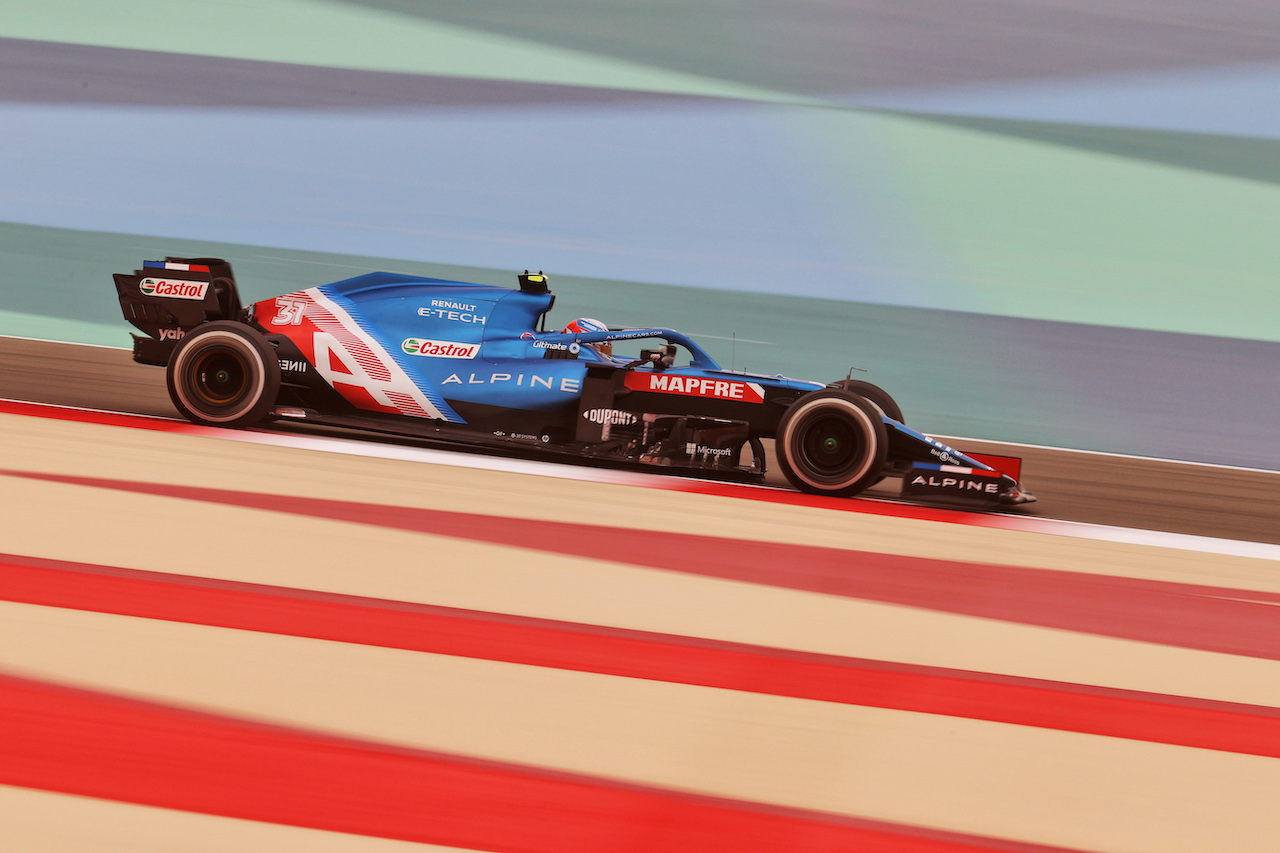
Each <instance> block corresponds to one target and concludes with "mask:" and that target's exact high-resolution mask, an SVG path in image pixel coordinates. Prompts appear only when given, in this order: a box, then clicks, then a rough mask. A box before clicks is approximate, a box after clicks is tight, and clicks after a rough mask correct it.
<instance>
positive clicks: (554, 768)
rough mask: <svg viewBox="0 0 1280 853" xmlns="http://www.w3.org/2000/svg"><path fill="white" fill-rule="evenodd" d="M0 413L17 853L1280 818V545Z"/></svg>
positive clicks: (1045, 840)
mask: <svg viewBox="0 0 1280 853" xmlns="http://www.w3.org/2000/svg"><path fill="white" fill-rule="evenodd" d="M4 343H5V346H6V347H8V349H7V350H6V351H5V364H6V365H7V369H6V371H5V373H4V376H5V382H6V383H7V385H6V386H5V387H4V388H3V389H0V392H2V393H3V394H4V395H5V396H15V395H18V392H20V391H21V390H22V388H24V387H27V388H29V387H35V386H43V387H46V388H47V389H48V390H47V392H46V394H45V395H44V396H46V399H50V400H51V401H52V402H57V403H62V404H72V403H73V404H77V405H81V406H91V407H95V408H114V409H121V408H128V409H132V410H134V411H140V412H148V413H150V414H165V413H166V412H167V407H168V404H167V402H166V401H165V400H164V397H163V390H162V388H161V384H160V382H159V379H160V372H159V371H157V370H154V369H146V368H138V367H136V366H134V365H132V364H131V362H129V361H128V354H127V353H124V352H120V351H115V350H102V349H87V348H83V347H66V346H59V345H54V344H36V343H32V342H19V341H5V342H4ZM67 377H76V378H77V381H78V382H79V383H81V384H82V386H83V387H80V388H77V387H75V386H73V385H70V384H68V383H67V382H66V378H67ZM57 395H62V396H60V397H58V396H57ZM24 396H38V395H32V394H26V395H24ZM55 398H56V399H55ZM139 427H142V428H139ZM0 438H2V439H3V446H4V447H5V448H6V451H7V453H6V454H5V457H4V460H3V464H0V513H3V517H4V519H5V526H4V528H3V531H2V534H0V824H3V825H4V826H5V828H6V840H7V841H8V842H9V843H11V844H12V845H14V846H15V847H16V848H17V849H30V850H34V851H39V852H40V853H63V851H67V853H70V851H73V850H75V851H79V850H83V849H86V848H87V847H92V848H94V849H101V850H121V851H124V850H128V851H130V852H131V853H139V851H157V853H159V851H166V853H168V851H171V850H174V849H185V850H192V851H202V853H203V851H210V853H212V851H214V850H225V849H306V850H324V851H327V850H333V851H383V850H452V849H468V850H488V851H502V853H507V851H511V853H515V851H524V853H579V851H581V853H598V851H636V853H639V851H645V853H650V851H693V850H706V849H733V850H735V851H754V850H758V851H761V853H766V851H767V853H773V851H777V850H788V851H807V850H813V851H819V850H822V851H826V850H836V849H842V850H858V851H886V853H888V851H892V853H900V851H918V853H925V852H926V851H927V852H928V853H980V851H990V853H997V852H999V853H1010V851H1018V853H1050V851H1057V852H1058V853H1060V851H1063V850H1078V851H1086V850H1087V851H1116V853H1121V851H1125V853H1184V851H1185V853H1193V851H1201V850H1211V849H1213V850H1217V849H1231V850H1233V851H1259V853H1261V851H1267V850H1271V849H1273V847H1274V839H1275V838H1276V837H1277V835H1280V813H1277V812H1276V811H1275V809H1274V803H1275V801H1276V799H1277V797H1280V687H1278V685H1280V669H1278V667H1280V631H1277V629H1276V620H1275V608H1276V605H1277V604H1280V574H1278V573H1277V571H1276V569H1277V566H1280V561H1278V560H1277V559H1276V556H1275V555H1276V554H1277V553H1280V549H1276V548H1274V547H1272V546H1258V545H1250V546H1247V548H1248V551H1249V553H1250V554H1251V556H1242V555H1241V553H1242V552H1243V551H1244V550H1246V546H1245V544H1244V543H1240V542H1227V541H1223V540H1208V539H1205V540H1194V541H1192V540H1190V539H1189V538H1188V537H1173V536H1164V537H1162V538H1161V537H1156V539H1158V540H1159V542H1161V543H1163V544H1158V545H1153V544H1142V543H1136V542H1120V541H1114V540H1105V541H1100V540H1098V539H1095V538H1090V532H1089V530H1086V529H1084V528H1087V527H1088V526H1087V525H1071V524H1061V523H1057V522H1055V523H1053V524H1049V523H1048V522H1035V523H1033V524H1027V523H1026V522H1025V520H1024V521H1020V522H1018V525H1019V526H1021V527H1030V528H1049V527H1052V528H1053V529H1054V532H1044V531H1043V530H1040V529H1007V528H1008V526H1009V525H1010V524H1012V522H1010V520H1009V519H1007V518H992V517H986V516H975V515H972V514H960V513H950V514H944V513H936V512H931V511H919V510H916V509H913V508H910V507H906V506H905V505H899V506H894V505H889V504H885V503H883V502H870V501H859V500H853V501H839V502H832V501H826V504H827V505H822V502H821V500H819V502H818V503H814V502H808V503H806V502H802V501H792V500H791V499H790V498H788V495H791V494H794V493H788V492H783V491H773V490H761V489H751V488H745V487H732V488H729V489H719V487H718V486H712V485H707V484H698V483H696V482H694V481H683V480H678V479H677V478H670V477H651V476H643V477H639V476H635V475H629V474H617V475H616V476H615V473H614V472H601V471H598V470H594V469H581V468H576V467H573V466H563V465H545V464H530V463H527V462H523V461H520V460H510V459H505V460H493V459H492V458H490V457H483V456H478V455H474V456H466V457H461V458H459V456H458V455H457V454H451V453H450V454H440V453H432V452H427V451H422V450H419V449H404V448H393V449H394V450H398V451H403V452H402V453H400V454H399V455H400V457H403V458H397V456H396V454H394V453H393V454H390V455H388V456H387V457H386V458H383V457H379V456H374V455H371V456H368V457H363V458H362V457H359V456H354V455H352V454H351V453H350V452H348V453H334V452H326V449H327V448H328V447H330V446H332V445H333V444H334V442H331V441H330V442H318V441H315V440H313V439H311V438H306V439H305V440H302V439H299V438H298V437H297V436H289V435H284V436H280V435H272V434H264V433H253V432H234V431H226V430H207V429H202V428H196V427H192V426H190V425H186V424H181V423H175V422H168V421H165V422H158V421H155V420H153V419H146V418H136V417H119V416H113V415H100V414H91V413H79V414H76V413H70V412H67V411H65V410H64V411H61V412H58V411H50V410H48V409H47V408H43V407H39V406H22V405H14V404H6V405H5V406H4V408H3V410H0ZM259 438H262V439H264V440H266V441H267V442H268V443H252V442H251V441H250V440H251V439H252V440H257V439H259ZM344 446H346V445H344ZM359 446H360V447H369V448H371V449H373V450H377V451H378V452H381V450H382V448H383V447H384V446H383V445H376V444H373V443H369V442H365V443H361V444H360V445H359ZM1039 453H1040V452H1037V456H1036V457H1034V459H1033V457H1032V456H1031V455H1030V454H1026V455H1027V457H1028V462H1029V464H1037V465H1045V466H1046V468H1045V470H1046V471H1047V470H1049V469H1048V468H1047V465H1048V463H1050V462H1052V461H1053V460H1054V459H1058V460H1060V461H1061V460H1070V459H1071V458H1073V455H1072V454H1065V453H1063V452H1057V453H1048V452H1045V454H1046V455H1044V456H1043V457H1041V456H1040V455H1039ZM434 457H447V458H448V460H453V461H447V460H446V461H447V464H431V461H432V459H433V458H434ZM1102 461H1103V460H1091V462H1092V463H1096V464H1101V463H1102ZM1062 464H1065V462H1063V463H1062ZM1133 464H1134V465H1141V466H1149V467H1150V469H1151V471H1152V473H1151V474H1150V475H1149V476H1150V477H1151V478H1152V482H1154V483H1166V484H1167V483H1168V482H1169V480H1168V479H1167V477H1168V476H1170V473H1169V472H1171V471H1172V472H1180V471H1187V470H1191V471H1195V470H1197V469H1186V468H1184V467H1182V466H1176V465H1169V464H1164V465H1158V464H1156V463H1150V462H1143V463H1139V462H1137V461H1134V462H1133ZM1144 470H1145V468H1144ZM561 471H567V472H569V473H570V474H571V476H568V477H565V476H560V475H559V473H558V472H561ZM1208 473H1209V474H1210V475H1212V476H1236V475H1247V476H1273V475H1260V474H1248V473H1247V472H1234V471H1221V470H1218V469H1209V471H1208ZM577 475H581V476H577ZM1161 477H1165V478H1166V479H1164V480H1161V479H1160V478H1161ZM641 481H643V482H641ZM1058 482H1063V483H1065V484H1066V486H1064V487H1063V489H1064V492H1063V493H1065V490H1066V487H1067V486H1070V480H1069V479H1066V478H1062V479H1061V480H1060V479H1059V478H1053V477H1045V478H1044V482H1043V484H1040V483H1037V486H1036V487H1037V489H1039V490H1040V491H1041V492H1042V493H1045V494H1047V495H1049V497H1048V498H1046V504H1042V505H1038V506H1053V503H1051V502H1052V501H1055V500H1056V495H1057V494H1059V493H1058V492H1055V489H1056V488H1058V487H1057V486H1055V485H1054V484H1055V483H1058ZM645 485H648V486H649V487H647V488H646V487H644V486H645ZM1046 488H1047V489H1048V491H1046ZM1152 488H1165V489H1167V486H1153V487H1152ZM1086 494H1088V492H1087V490H1086ZM837 503H838V504H839V506H835V504H837ZM1184 509H1185V511H1187V512H1188V513H1195V512H1197V511H1198V510H1197V507H1196V506H1195V505H1194V504H1190V503H1188V504H1185V505H1184ZM1147 511H1154V510H1152V509H1151V508H1150V507H1148V508H1147ZM1046 514H1049V513H1046ZM1054 514H1059V513H1054ZM989 521H990V522H992V523H994V522H1000V523H1001V524H1002V525H1004V527H993V526H990V524H987V522H989ZM1032 521H1033V522H1034V519H1033V520H1032ZM1169 526H1173V527H1178V528H1179V529H1180V532H1188V531H1187V530H1186V527H1187V525H1169ZM1205 532H1211V533H1217V534H1221V533H1222V530H1221V529H1218V528H1211V529H1208V530H1206V531H1205Z"/></svg>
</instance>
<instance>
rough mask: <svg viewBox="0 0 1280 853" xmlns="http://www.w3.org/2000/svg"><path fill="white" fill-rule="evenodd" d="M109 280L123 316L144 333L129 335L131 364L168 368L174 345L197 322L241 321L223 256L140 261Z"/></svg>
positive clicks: (228, 269)
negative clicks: (131, 354)
mask: <svg viewBox="0 0 1280 853" xmlns="http://www.w3.org/2000/svg"><path fill="white" fill-rule="evenodd" d="M113 278H114V279H115V283H116V293H117V294H118V295H119V297H120V310H121V312H122V313H123V314H124V318H125V319H126V320H128V321H129V322H130V323H132V324H133V325H134V326H135V327H137V328H138V329H139V330H140V331H142V332H144V333H145V334H146V337H141V336H139V335H134V336H133V360H134V361H136V362H139V363H141V364H158V365H161V366H164V365H166V364H168V363H169V356H170V355H171V354H172V353H173V349H174V347H176V346H177V345H178V341H180V340H182V338H183V337H184V336H185V335H186V333H187V332H188V331H189V330H191V329H193V328H195V327H196V326H198V325H200V324H201V323H204V322H206V321H209V320H243V319H244V309H243V308H242V307H241V305H240V294H239V292H238V291H237V290H236V282H235V276H234V275H233V274H232V272H231V264H229V263H227V262H226V261H224V260H222V259H221V258H175V257H169V258H165V259H164V260H163V261H144V262H143V264H142V269H140V270H134V271H133V274H132V275H127V274H125V273H116V274H115V275H114V276H113Z"/></svg>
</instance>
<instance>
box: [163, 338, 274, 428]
mask: <svg viewBox="0 0 1280 853" xmlns="http://www.w3.org/2000/svg"><path fill="white" fill-rule="evenodd" d="M214 349H220V350H223V351H226V352H230V353H233V354H235V355H236V357H237V358H238V359H239V360H240V361H241V362H242V363H243V365H244V367H245V369H246V374H247V379H246V384H247V385H248V386H249V387H248V391H247V393H245V394H244V395H243V396H242V397H240V398H239V399H238V400H236V401H235V403H234V404H233V405H230V406H228V407H227V408H225V409H220V408H218V407H216V406H212V405H210V404H209V403H207V402H202V401H201V400H200V398H199V395H198V394H197V393H196V392H195V390H194V382H195V378H194V375H193V372H192V371H193V370H194V368H195V365H196V364H197V363H198V360H199V358H200V356H201V355H203V354H205V353H208V352H209V351H210V350H214ZM165 378H166V384H167V385H168V388H169V398H170V399H171V400H172V401H173V405H174V407H175V408H177V410H178V411H179V412H180V413H181V414H182V416H183V417H185V418H186V419H187V420H189V421H192V422H194V423H199V424H206V425H210V426H229V427H240V426H249V425H251V424H254V423H257V422H258V421H260V420H262V419H263V418H264V417H265V416H266V414H267V412H268V411H270V409H271V407H272V406H274V405H275V401H276V395H277V394H278V393H279V390H280V363H279V361H278V360H277V358H276V354H275V348H274V347H272V346H271V344H269V343H268V342H267V341H266V339H265V338H264V337H263V336H262V335H261V334H259V333H258V332H257V331H255V330H254V329H251V328H249V327H248V326H244V325H242V324H239V323H233V322H223V321H219V322H213V323H206V324H204V325H201V326H197V327H196V328H195V329H193V330H192V331H191V332H190V333H189V334H188V335H187V336H186V337H185V338H183V340H182V342H181V343H179V344H178V346H177V347H176V348H175V349H174V351H173V355H172V356H171V357H170V358H169V366H168V369H167V371H166V374H165Z"/></svg>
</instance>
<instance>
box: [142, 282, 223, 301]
mask: <svg viewBox="0 0 1280 853" xmlns="http://www.w3.org/2000/svg"><path fill="white" fill-rule="evenodd" d="M138 289H139V290H141V291H142V292H143V293H145V294H146V295H147V296H163V297H166V298H168V299H204V293H205V291H206V290H208V289H209V282H207V281H182V280H181V279H174V278H144V279H143V280H142V281H141V282H139V283H138Z"/></svg>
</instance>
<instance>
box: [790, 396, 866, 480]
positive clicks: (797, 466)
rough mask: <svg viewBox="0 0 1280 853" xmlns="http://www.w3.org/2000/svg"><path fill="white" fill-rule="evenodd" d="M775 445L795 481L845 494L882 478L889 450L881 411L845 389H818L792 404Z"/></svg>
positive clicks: (791, 478)
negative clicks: (882, 470)
mask: <svg viewBox="0 0 1280 853" xmlns="http://www.w3.org/2000/svg"><path fill="white" fill-rule="evenodd" d="M774 444H775V449H776V451H777V456H778V465H779V467H781V468H782V473H783V474H785V475H786V477H787V480H788V481H790V483H791V484H792V485H793V486H795V487H796V488H797V489H800V490H801V491H803V492H809V493H811V494H817V495H836V496H840V497H847V496H849V495H856V494H858V493H859V492H861V491H863V490H864V489H866V488H867V487H869V486H871V485H874V484H875V483H876V482H878V481H879V480H880V478H881V469H882V468H883V467H884V462H885V457H886V455H887V454H888V449H889V439H888V432H887V431H886V430H885V426H884V420H883V419H882V418H881V415H880V411H879V410H878V409H877V408H876V407H875V406H874V405H872V404H871V403H870V402H868V401H867V400H866V399H865V398H864V397H861V396H859V395H857V394H853V393H850V392H848V391H843V390H839V389H830V390H826V391H815V392H814V393H812V394H806V395H805V396H803V397H801V398H800V399H799V400H797V401H796V402H795V403H794V404H792V406H791V408H789V409H787V412H786V414H784V415H783V416H782V420H781V421H780V422H779V423H778V437H777V440H776V441H775V442H774Z"/></svg>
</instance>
